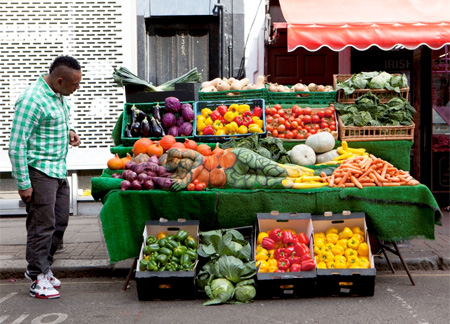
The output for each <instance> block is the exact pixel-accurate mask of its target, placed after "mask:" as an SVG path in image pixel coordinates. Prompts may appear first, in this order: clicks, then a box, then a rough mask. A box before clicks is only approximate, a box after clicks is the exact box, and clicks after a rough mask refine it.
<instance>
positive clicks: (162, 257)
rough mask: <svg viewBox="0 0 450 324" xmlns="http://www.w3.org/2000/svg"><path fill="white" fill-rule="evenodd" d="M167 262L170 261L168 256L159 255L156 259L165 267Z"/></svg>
mask: <svg viewBox="0 0 450 324" xmlns="http://www.w3.org/2000/svg"><path fill="white" fill-rule="evenodd" d="M167 260H169V256H168V255H167V254H158V256H157V257H156V261H157V262H158V263H159V265H160V266H162V265H165V264H166V263H167Z"/></svg>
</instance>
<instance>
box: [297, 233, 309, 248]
mask: <svg viewBox="0 0 450 324" xmlns="http://www.w3.org/2000/svg"><path fill="white" fill-rule="evenodd" d="M297 241H298V242H299V243H304V244H306V245H308V244H309V239H308V238H307V237H306V234H305V233H298V234H297Z"/></svg>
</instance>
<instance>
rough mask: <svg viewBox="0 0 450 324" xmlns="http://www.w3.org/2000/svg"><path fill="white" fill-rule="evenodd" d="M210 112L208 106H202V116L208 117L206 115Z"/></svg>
mask: <svg viewBox="0 0 450 324" xmlns="http://www.w3.org/2000/svg"><path fill="white" fill-rule="evenodd" d="M211 114H212V111H211V109H209V108H203V109H202V115H203V116H205V117H208V116H209V115H211Z"/></svg>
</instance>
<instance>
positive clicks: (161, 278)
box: [135, 220, 199, 300]
mask: <svg viewBox="0 0 450 324" xmlns="http://www.w3.org/2000/svg"><path fill="white" fill-rule="evenodd" d="M198 228H199V221H197V220H186V221H181V220H178V221H170V220H169V221H147V222H146V223H145V227H144V232H143V240H144V241H143V243H142V247H141V251H140V254H139V260H138V262H137V266H136V275H135V277H136V287H137V294H138V299H139V300H155V299H164V300H169V299H171V300H173V299H184V300H185V299H195V298H196V283H195V276H196V269H197V265H196V266H195V267H194V270H192V271H141V270H140V269H139V261H140V260H141V259H142V258H143V249H144V246H145V240H146V239H147V236H148V235H154V236H156V235H157V234H158V233H159V232H166V233H167V234H176V232H177V231H178V230H180V229H184V230H185V231H186V232H188V233H189V235H190V236H192V237H194V238H195V239H196V240H197V242H198ZM197 262H198V260H197Z"/></svg>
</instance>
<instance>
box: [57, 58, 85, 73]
mask: <svg viewBox="0 0 450 324" xmlns="http://www.w3.org/2000/svg"><path fill="white" fill-rule="evenodd" d="M60 65H63V66H66V67H68V68H71V69H74V70H77V71H80V70H81V67H80V64H79V63H78V61H77V60H76V59H75V58H73V57H71V56H69V55H62V56H58V57H57V58H55V60H54V61H53V63H52V65H51V66H50V73H52V71H53V70H54V69H55V68H57V67H58V66H60Z"/></svg>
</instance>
